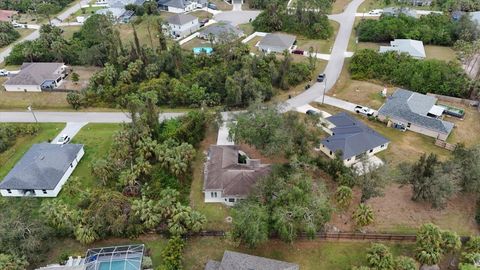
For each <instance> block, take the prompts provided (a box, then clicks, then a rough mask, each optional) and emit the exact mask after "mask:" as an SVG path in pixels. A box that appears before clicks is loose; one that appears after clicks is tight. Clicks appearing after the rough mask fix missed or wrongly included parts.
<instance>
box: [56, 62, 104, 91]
mask: <svg viewBox="0 0 480 270" xmlns="http://www.w3.org/2000/svg"><path fill="white" fill-rule="evenodd" d="M71 69H72V72H71V73H70V74H69V75H68V76H67V78H66V79H65V81H64V82H63V84H62V85H61V86H60V88H63V89H68V90H81V89H84V88H86V87H87V86H88V83H89V82H90V78H91V77H92V76H93V74H95V72H97V71H99V70H101V68H99V67H87V66H72V67H71ZM73 73H77V74H78V78H79V81H78V82H73V80H72V74H73Z"/></svg>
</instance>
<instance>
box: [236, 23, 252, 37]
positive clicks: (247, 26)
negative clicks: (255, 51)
mask: <svg viewBox="0 0 480 270" xmlns="http://www.w3.org/2000/svg"><path fill="white" fill-rule="evenodd" d="M238 27H239V28H240V29H242V31H243V33H245V36H249V35H251V34H253V32H255V30H254V29H253V26H252V24H251V23H244V24H240V25H239V26H238Z"/></svg>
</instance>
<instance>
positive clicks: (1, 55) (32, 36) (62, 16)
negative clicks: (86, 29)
mask: <svg viewBox="0 0 480 270" xmlns="http://www.w3.org/2000/svg"><path fill="white" fill-rule="evenodd" d="M87 4H88V0H82V1H80V3H77V4H75V5H73V6H71V7H69V8H68V9H67V10H65V11H64V12H62V13H61V14H59V15H58V16H57V18H58V19H60V20H65V19H66V18H68V17H69V16H70V15H72V14H73V13H75V12H77V11H78V10H80V8H81V7H82V5H87ZM58 19H52V24H53V25H60V24H61V21H59V20H58ZM39 37H40V31H39V30H36V31H35V32H33V33H31V34H30V35H28V36H26V37H24V38H22V39H20V40H19V41H17V42H15V43H18V42H23V41H27V40H35V39H37V38H39ZM12 49H13V45H11V46H9V47H7V48H6V49H5V50H3V51H2V52H0V63H2V62H3V61H4V60H5V57H7V56H8V55H9V54H10V53H11V52H12Z"/></svg>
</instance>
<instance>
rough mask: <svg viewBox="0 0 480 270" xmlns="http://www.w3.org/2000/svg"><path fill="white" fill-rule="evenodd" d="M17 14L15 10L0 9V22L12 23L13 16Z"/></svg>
mask: <svg viewBox="0 0 480 270" xmlns="http://www.w3.org/2000/svg"><path fill="white" fill-rule="evenodd" d="M17 14H18V12H17V11H15V10H4V9H0V22H12V21H13V16H15V15H17Z"/></svg>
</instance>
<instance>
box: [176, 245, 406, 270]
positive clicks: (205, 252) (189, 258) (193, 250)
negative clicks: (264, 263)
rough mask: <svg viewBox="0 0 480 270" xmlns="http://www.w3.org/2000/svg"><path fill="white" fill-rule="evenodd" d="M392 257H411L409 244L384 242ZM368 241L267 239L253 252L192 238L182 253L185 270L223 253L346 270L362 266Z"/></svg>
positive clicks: (196, 269) (305, 269)
mask: <svg viewBox="0 0 480 270" xmlns="http://www.w3.org/2000/svg"><path fill="white" fill-rule="evenodd" d="M386 245H387V246H389V247H390V249H391V251H392V253H393V254H394V255H408V256H412V255H413V254H414V253H413V245H412V244H394V243H386ZM368 247H370V243H368V242H340V241H338V242H337V241H320V240H297V241H295V243H293V244H287V243H284V242H281V241H279V240H270V241H268V242H266V243H265V244H263V245H260V246H259V247H257V248H255V249H248V248H246V247H244V246H239V247H237V246H236V245H235V244H234V243H231V242H229V241H228V240H225V239H222V238H214V237H195V238H192V239H190V240H189V241H188V245H187V247H186V249H185V252H184V267H185V269H191V270H200V269H204V267H205V264H206V263H207V261H208V260H217V261H220V260H221V259H222V256H223V252H224V251H225V250H231V251H239V252H244V253H247V254H251V255H257V256H263V257H267V258H271V259H277V260H283V261H287V262H292V263H297V264H299V265H300V269H302V270H332V269H335V270H349V269H351V267H352V266H353V265H364V264H366V252H367V251H366V249H367V248H368Z"/></svg>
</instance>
